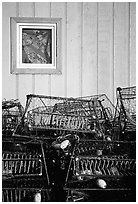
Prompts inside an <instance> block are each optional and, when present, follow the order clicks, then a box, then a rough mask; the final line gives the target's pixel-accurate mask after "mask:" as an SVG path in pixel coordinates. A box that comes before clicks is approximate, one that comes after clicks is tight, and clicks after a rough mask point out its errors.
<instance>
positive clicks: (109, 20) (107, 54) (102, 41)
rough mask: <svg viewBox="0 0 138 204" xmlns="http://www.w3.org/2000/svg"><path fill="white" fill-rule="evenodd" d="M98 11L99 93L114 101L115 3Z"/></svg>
mask: <svg viewBox="0 0 138 204" xmlns="http://www.w3.org/2000/svg"><path fill="white" fill-rule="evenodd" d="M98 9H99V10H98V15H99V16H98V20H99V22H98V93H106V95H107V96H108V97H109V98H110V99H111V100H113V95H112V93H113V50H112V49H113V3H99V7H98Z"/></svg>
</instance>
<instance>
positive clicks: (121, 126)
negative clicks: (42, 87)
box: [3, 87, 136, 202]
mask: <svg viewBox="0 0 138 204" xmlns="http://www.w3.org/2000/svg"><path fill="white" fill-rule="evenodd" d="M117 93H118V94H117V105H116V107H114V106H113V104H112V103H111V101H110V100H109V99H108V97H107V96H106V95H105V94H101V95H93V96H88V97H83V98H63V97H52V96H43V95H33V94H30V95H27V101H26V107H25V110H24V113H23V114H22V116H21V118H20V120H19V122H18V124H17V125H16V126H15V127H14V130H13V132H12V137H10V138H11V139H10V141H7V140H5V145H3V178H4V182H3V201H24V200H25V199H27V201H29V198H30V200H31V201H32V200H34V199H35V197H38V198H40V197H41V199H40V200H41V201H68V202H69V201H134V200H135V189H136V186H135V183H136V181H135V179H136V146H135V143H136V141H135V131H136V126H135V120H136V111H135V102H136V101H135V94H136V91H135V87H132V88H123V89H117ZM11 143H12V145H11ZM3 144H4V141H3ZM17 178H18V179H17ZM36 179H37V182H36ZM11 181H12V182H11ZM13 181H14V182H13ZM99 192H100V193H99ZM111 192H114V193H111ZM32 197H33V198H32ZM59 197H63V199H60V198H59Z"/></svg>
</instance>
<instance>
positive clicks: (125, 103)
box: [114, 86, 136, 140]
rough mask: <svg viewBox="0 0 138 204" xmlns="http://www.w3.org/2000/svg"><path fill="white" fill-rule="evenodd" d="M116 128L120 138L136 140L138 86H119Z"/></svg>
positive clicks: (115, 119)
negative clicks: (137, 94)
mask: <svg viewBox="0 0 138 204" xmlns="http://www.w3.org/2000/svg"><path fill="white" fill-rule="evenodd" d="M116 110H119V112H116V113H115V118H114V128H115V131H116V132H118V134H119V136H118V137H120V138H119V139H126V140H128V139H129V140H135V134H136V86H133V87H126V88H120V87H118V88H117V105H116Z"/></svg>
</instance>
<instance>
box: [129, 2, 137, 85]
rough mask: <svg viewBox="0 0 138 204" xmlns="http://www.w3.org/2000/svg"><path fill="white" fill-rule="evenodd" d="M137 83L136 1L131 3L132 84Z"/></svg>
mask: <svg viewBox="0 0 138 204" xmlns="http://www.w3.org/2000/svg"><path fill="white" fill-rule="evenodd" d="M134 85H136V3H135V2H132V3H130V86H134Z"/></svg>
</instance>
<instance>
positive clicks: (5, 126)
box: [2, 100, 24, 136]
mask: <svg viewBox="0 0 138 204" xmlns="http://www.w3.org/2000/svg"><path fill="white" fill-rule="evenodd" d="M23 111H24V109H23V107H22V105H21V103H20V102H19V101H18V100H3V101H2V133H3V136H4V135H6V136H7V135H11V134H12V133H13V131H14V130H15V127H16V126H17V124H18V123H19V121H20V119H21V116H22V115H23Z"/></svg>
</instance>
